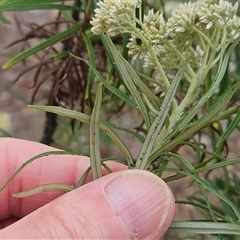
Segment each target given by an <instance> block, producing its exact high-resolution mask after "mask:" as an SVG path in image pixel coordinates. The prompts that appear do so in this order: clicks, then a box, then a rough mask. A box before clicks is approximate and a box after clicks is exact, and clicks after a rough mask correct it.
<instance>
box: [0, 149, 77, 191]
mask: <svg viewBox="0 0 240 240" xmlns="http://www.w3.org/2000/svg"><path fill="white" fill-rule="evenodd" d="M49 155H80V154H79V153H75V152H73V151H49V152H44V153H41V154H38V155H36V156H34V157H32V158H30V159H29V160H27V161H26V162H25V163H23V164H22V165H21V166H20V167H19V168H18V169H17V171H16V172H15V173H14V174H13V175H12V176H11V177H10V178H9V180H8V181H7V182H6V183H5V184H4V185H3V186H2V187H1V188H0V192H1V191H3V190H4V189H5V188H6V187H7V185H8V184H9V183H10V182H11V181H12V180H13V179H14V178H15V177H16V176H17V175H18V174H19V173H20V172H21V171H22V169H24V168H25V167H26V166H27V165H28V164H30V163H31V162H33V161H35V160H38V159H40V158H42V157H45V156H49Z"/></svg>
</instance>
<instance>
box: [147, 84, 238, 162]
mask: <svg viewBox="0 0 240 240" xmlns="http://www.w3.org/2000/svg"><path fill="white" fill-rule="evenodd" d="M239 88H240V82H238V83H236V84H234V85H233V86H232V87H230V88H229V89H228V90H227V91H226V93H225V94H223V95H221V96H220V97H219V98H218V99H217V100H216V101H215V102H214V103H213V105H212V106H211V107H210V109H209V111H208V112H207V113H205V114H204V115H203V116H202V117H201V118H199V119H198V120H197V121H195V122H194V123H192V124H189V126H188V128H187V129H186V130H185V131H184V132H182V133H181V134H175V138H173V139H172V140H171V141H169V142H166V143H165V144H164V145H163V146H162V147H161V148H160V149H156V150H155V151H154V152H153V153H152V155H151V156H150V157H149V162H151V161H152V160H154V159H156V158H157V157H158V156H159V155H160V154H161V153H163V152H168V151H171V149H173V148H174V147H175V146H177V145H178V144H180V143H182V142H183V141H184V140H186V139H188V138H189V137H191V136H192V135H193V134H194V133H195V132H197V131H198V130H199V129H201V128H202V127H204V126H206V125H207V124H209V123H210V122H212V121H214V118H215V117H216V118H217V116H218V114H219V113H221V111H223V110H224V109H225V108H226V107H227V104H228V103H229V101H230V100H231V98H232V96H233V94H234V93H235V91H236V90H237V89H239Z"/></svg>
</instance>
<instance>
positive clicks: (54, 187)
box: [13, 183, 75, 198]
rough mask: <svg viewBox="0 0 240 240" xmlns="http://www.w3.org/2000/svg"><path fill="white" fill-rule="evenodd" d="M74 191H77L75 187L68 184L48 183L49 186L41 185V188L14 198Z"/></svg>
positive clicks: (20, 193)
mask: <svg viewBox="0 0 240 240" xmlns="http://www.w3.org/2000/svg"><path fill="white" fill-rule="evenodd" d="M74 189H75V187H73V186H71V185H68V184H64V183H47V184H44V185H41V186H39V187H36V188H33V189H30V190H26V191H22V192H18V193H14V194H13V197H16V198H24V197H29V196H32V195H35V194H37V193H41V192H45V191H61V192H69V191H72V190H74Z"/></svg>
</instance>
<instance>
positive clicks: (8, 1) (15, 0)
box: [0, 0, 74, 7]
mask: <svg viewBox="0 0 240 240" xmlns="http://www.w3.org/2000/svg"><path fill="white" fill-rule="evenodd" d="M73 1H74V0H34V1H33V0H1V1H0V7H1V6H7V5H14V4H42V3H55V2H60V3H61V2H73Z"/></svg>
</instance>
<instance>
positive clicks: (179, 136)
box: [0, 0, 240, 239]
mask: <svg viewBox="0 0 240 240" xmlns="http://www.w3.org/2000/svg"><path fill="white" fill-rule="evenodd" d="M143 2H144V4H143ZM156 2H157V1H140V0H139V1H136V3H139V4H140V5H141V4H142V5H141V8H138V7H139V6H138V5H136V6H132V5H131V7H132V8H126V9H125V10H126V11H123V12H124V14H120V13H118V12H116V18H117V21H116V19H111V17H112V16H111V15H110V16H109V18H106V16H105V13H106V14H107V13H109V12H110V11H107V12H104V10H106V9H108V8H109V9H110V8H111V7H112V5H114V4H119V2H117V1H115V2H113V3H112V4H110V5H109V6H108V5H107V4H106V5H104V7H105V8H104V9H101V11H102V12H101V11H98V14H94V9H96V8H98V7H99V5H98V4H97V3H98V1H93V0H89V1H54V0H53V1H49V0H46V1H44V0H42V1H40V0H36V1H34V2H33V1H30V0H21V1H20V0H17V1H14V0H12V1H10V0H4V1H0V20H1V21H2V22H7V21H6V19H5V18H4V15H3V13H4V12H6V11H23V10H24V11H30V10H35V9H39V10H46V9H49V10H50V9H56V10H58V11H59V15H61V16H62V17H63V18H64V20H61V21H60V20H59V21H57V22H55V24H57V25H58V24H60V25H61V27H62V28H61V31H60V30H59V28H58V29H57V32H55V33H53V34H52V35H50V36H46V37H44V40H43V41H41V42H39V43H38V44H36V45H35V46H32V47H30V48H27V49H25V50H24V51H22V52H20V53H19V54H17V55H16V56H15V57H13V58H12V59H10V60H9V61H8V62H7V63H6V64H5V65H4V66H3V68H4V69H7V68H10V67H12V66H13V65H15V64H18V63H20V62H23V61H25V60H26V59H28V58H29V57H33V56H35V55H36V54H43V56H44V57H49V58H48V59H47V61H40V62H39V64H38V65H37V66H31V67H32V68H31V69H35V71H36V74H35V77H34V81H35V82H34V83H35V85H36V89H37V90H36V92H35V93H34V94H37V91H38V89H39V88H40V87H41V84H42V83H43V82H45V81H46V80H47V78H46V79H43V81H42V82H40V83H38V78H39V76H41V71H42V67H43V66H47V67H48V69H50V70H49V73H50V74H52V76H53V77H54V81H55V83H56V84H53V87H52V89H51V91H49V96H50V97H49V99H52V100H51V101H48V104H47V106H39V105H31V106H30V107H31V108H33V109H37V110H43V111H46V114H51V115H47V116H54V117H55V118H56V117H57V116H63V117H66V118H67V119H71V121H70V122H69V126H68V124H66V122H65V123H64V124H63V125H64V127H66V128H68V129H69V128H70V129H71V130H72V132H71V131H69V132H71V133H70V134H73V135H74V134H75V136H74V137H72V135H70V134H69V135H70V137H68V138H67V139H73V140H72V141H71V140H70V141H69V140H68V141H69V143H68V146H71V144H73V143H75V146H77V148H78V149H77V151H78V152H84V151H83V149H79V146H81V145H82V141H83V140H81V138H79V136H78V134H79V131H77V130H76V129H75V128H78V130H79V129H80V128H81V129H84V131H85V133H87V132H88V133H90V134H89V139H88V141H89V153H88V154H87V155H90V158H91V167H89V169H88V170H87V171H86V172H85V174H84V175H83V176H79V183H78V184H77V186H75V187H79V186H81V185H82V184H84V182H85V179H86V177H87V174H88V173H89V171H90V170H92V172H93V178H94V179H96V178H98V177H101V168H102V167H104V168H106V169H107V171H109V172H110V171H111V169H108V167H107V165H106V164H105V163H104V162H105V161H106V160H107V159H111V160H113V161H114V160H115V161H117V162H121V163H122V164H125V165H127V166H128V168H139V169H146V170H149V171H151V172H153V173H154V174H156V175H158V176H159V177H163V179H164V180H165V181H166V182H168V183H169V182H173V181H175V182H176V184H178V182H180V181H181V180H182V179H185V178H188V179H189V181H187V184H186V186H185V187H186V188H187V187H188V186H189V185H188V184H190V185H194V186H195V188H194V190H195V191H194V193H192V194H191V195H190V196H189V197H188V198H187V199H183V200H182V199H176V203H177V204H179V208H181V207H182V206H181V204H187V205H190V206H194V207H195V209H196V213H198V214H200V215H202V220H201V221H195V220H197V219H194V217H193V219H191V221H179V222H174V223H173V224H172V226H171V227H170V229H169V232H168V233H167V234H166V239H168V234H171V233H172V232H178V234H179V235H178V237H179V238H178V239H180V238H181V239H190V238H189V237H190V236H191V237H192V234H196V236H198V234H199V236H201V234H205V235H208V236H209V237H213V238H212V239H214V238H215V237H216V238H217V239H225V237H226V239H237V237H238V236H239V235H240V232H239V222H240V212H239V207H240V201H239V183H240V180H239V178H238V176H237V175H236V174H235V173H233V172H232V171H230V170H229V166H233V165H236V164H239V163H240V158H232V159H231V158H229V157H228V155H227V153H228V148H227V143H228V141H229V137H230V135H231V134H232V133H233V132H236V131H239V129H240V127H239V120H240V110H239V97H238V96H239V90H240V82H239V78H240V67H239V66H240V55H239V52H240V51H239V50H240V49H239V40H240V37H239V35H238V32H239V31H238V32H237V29H238V30H239V28H240V27H239V26H240V24H239V22H240V20H239V18H238V17H237V16H236V15H235V13H236V12H237V8H236V6H237V5H234V6H233V5H229V2H227V1H221V2H220V3H219V1H215V2H216V3H214V4H216V6H215V8H212V7H211V6H210V5H209V4H210V2H211V1H208V0H200V1H198V3H197V4H199V5H197V4H196V5H194V11H193V12H191V11H190V10H191V9H192V8H193V7H192V5H191V4H188V5H179V9H180V10H181V11H180V10H179V9H178V8H177V10H174V11H175V14H173V15H172V16H171V14H169V13H166V12H165V9H166V8H168V7H169V6H171V7H172V8H176V7H177V5H178V4H176V2H171V1H168V2H166V1H159V3H156ZM179 2H180V1H179ZM130 3H131V1H127V2H126V5H127V4H130ZM132 4H133V3H132ZM221 4H225V5H221ZM133 5H134V4H133ZM206 6H207V7H206ZM121 7H122V8H123V7H124V6H121ZM195 7H196V8H195ZM223 7H228V8H229V9H230V10H231V11H230V10H229V12H230V13H229V14H230V15H229V16H225V15H224V14H223V12H221V11H220V10H221V8H223ZM122 8H119V9H122ZM135 8H136V9H135ZM152 8H153V10H152V11H149V10H150V9H152ZM154 8H155V9H154ZM214 9H217V10H214ZM135 10H136V11H135ZM157 10H159V11H160V12H162V15H160V14H159V12H157ZM218 10H219V12H220V13H219V12H218V14H217V13H215V12H214V11H218ZM184 11H185V12H184ZM187 11H189V12H187ZM201 11H202V12H201ZM204 11H210V12H208V13H209V14H208V15H206V14H205V12H204ZM211 11H213V12H211ZM76 13H77V14H76ZM80 13H81V14H84V17H80ZM136 13H137V14H136ZM176 13H179V14H176ZM127 14H129V15H127ZM135 14H136V16H135ZM144 14H145V15H144ZM181 14H183V15H181ZM184 14H185V15H184ZM211 14H212V15H211ZM221 14H223V15H221ZM231 14H233V15H234V17H233V16H232V15H231ZM114 16H115V15H114ZM166 16H169V17H168V18H167V17H166ZM206 16H208V17H209V16H210V17H209V19H207V17H206ZM216 16H218V17H219V19H218V18H217V17H216ZM126 17H129V19H130V20H131V21H129V19H128V21H127V20H126V19H125V18H126ZM181 17H182V19H180V18H181ZM231 17H232V18H233V19H234V21H232V18H231ZM98 18H100V19H101V18H102V19H103V20H104V21H105V22H104V21H98ZM175 18H176V19H175ZM188 18H189V19H190V20H191V21H187V20H186V19H188ZM189 19H188V20H189ZM175 20H176V21H175ZM111 21H112V22H111ZM154 21H155V22H154ZM184 21H186V22H184ZM221 21H222V22H223V23H226V24H219V22H221ZM189 22H190V23H189ZM222 22H221V23H222ZM91 24H92V25H93V28H92V31H93V32H94V33H96V34H101V35H100V36H97V35H94V34H93V33H92V32H91V27H92V26H91ZM114 24H116V26H115V25H114ZM151 24H153V25H151ZM181 24H182V25H181ZM184 24H185V25H184ZM163 26H164V27H163ZM44 27H45V26H42V27H39V28H38V29H35V30H34V32H35V31H36V32H37V31H40V30H41V29H42V28H43V29H44ZM231 30H232V31H231ZM186 36H187V38H189V39H186ZM58 43H61V44H62V49H61V50H60V51H59V50H54V53H52V52H50V50H49V49H54V47H55V45H56V44H58ZM99 49H100V52H99ZM51 64H53V65H54V64H56V66H57V67H55V68H53V67H52V65H51ZM54 66H55V65H54ZM59 66H60V67H59ZM51 67H52V68H53V69H51ZM145 67H147V68H145ZM22 75H23V74H22ZM64 82H67V83H68V86H69V89H64V90H66V91H68V94H67V97H66V96H65V95H64V96H63V94H62V92H61V91H60V90H59V89H61V87H63V85H61V84H62V83H64ZM79 89H80V90H79ZM33 98H34V97H33ZM66 98H67V100H66ZM62 102H64V104H62ZM76 102H77V103H76ZM80 103H81V104H80ZM125 109H130V111H129V112H128V114H130V115H131V119H132V122H131V123H129V122H127V121H124V118H125V116H124V110H125ZM119 115H120V116H121V115H122V116H121V117H120V118H121V119H122V120H123V121H122V123H121V121H119V122H118V123H114V120H113V119H114V116H119ZM134 116H137V118H138V119H141V121H140V124H139V125H137V124H135V123H134ZM48 119H49V118H48ZM226 122H227V124H225V123H226ZM119 123H121V124H122V125H123V126H122V125H120V124H119ZM48 125H49V126H50V122H48V121H47V122H46V126H45V129H47V127H48ZM66 125H67V126H66ZM132 125H134V127H131V126H132ZM60 128H61V126H57V125H56V126H54V129H56V130H55V131H56V132H58V130H59V129H60ZM64 131H65V130H64ZM84 131H83V132H84ZM46 133H47V131H45V132H44V134H46ZM58 134H59V132H58ZM65 134H66V132H65ZM238 134H239V132H238ZM106 136H107V137H106ZM123 136H131V139H132V140H131V141H135V142H136V143H138V144H140V147H139V148H138V149H137V150H138V154H137V155H138V156H137V157H135V156H134V154H133V153H132V152H131V149H130V148H128V142H127V137H126V138H125V137H123ZM48 138H49V139H54V135H53V133H52V135H51V134H50V136H48ZM103 138H104V139H108V140H107V141H109V142H108V144H111V146H114V145H115V146H116V147H117V148H118V150H119V154H115V153H114V154H113V155H111V154H108V155H107V156H105V157H103V153H102V148H101V147H102V145H103V141H102V139H103ZM203 138H207V139H208V141H209V142H210V145H209V146H207V147H205V146H204V145H203ZM54 141H55V142H57V140H56V138H55V139H54ZM58 141H59V140H58ZM51 143H52V142H50V144H51ZM58 144H59V145H66V143H65V142H61V141H59V142H58ZM68 146H65V147H66V148H68ZM184 147H188V148H190V149H191V150H192V152H193V153H194V157H192V158H191V157H189V156H186V155H184V154H181V152H180V151H178V150H179V148H184ZM73 150H75V149H73ZM65 153H66V154H67V153H69V152H61V154H65ZM71 153H73V152H71ZM48 154H59V152H52V153H50V152H49V153H45V154H43V155H39V156H36V157H34V158H32V159H29V160H28V161H27V162H26V163H25V164H24V165H23V166H22V167H21V168H19V169H18V170H17V172H16V173H15V174H14V175H13V176H12V177H11V179H9V181H8V182H7V183H6V184H5V185H4V186H3V187H2V188H1V189H0V191H1V190H2V189H4V188H5V187H6V186H7V184H8V183H9V182H10V181H12V180H14V177H15V176H16V175H17V174H18V173H19V172H20V171H21V169H22V168H24V167H25V166H26V165H27V164H30V163H31V162H32V161H35V160H36V159H38V158H40V157H42V156H45V155H48ZM212 172H217V173H218V174H219V173H221V177H212V176H211V173H212ZM69 187H70V186H65V185H61V186H59V185H50V186H49V185H45V186H40V187H39V188H37V189H33V190H30V191H27V192H25V191H24V192H22V193H16V195H15V196H16V197H24V196H27V195H29V194H35V193H36V192H39V191H45V190H51V189H56V190H61V191H68V190H71V189H70V188H69ZM186 191H187V190H186ZM213 198H214V199H217V203H216V200H215V201H213V200H212V199H213ZM218 203H220V204H218ZM149 204H151V203H149ZM184 220H186V219H184ZM235 237H236V238H235ZM169 239H171V238H169ZM192 239H194V238H192Z"/></svg>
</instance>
